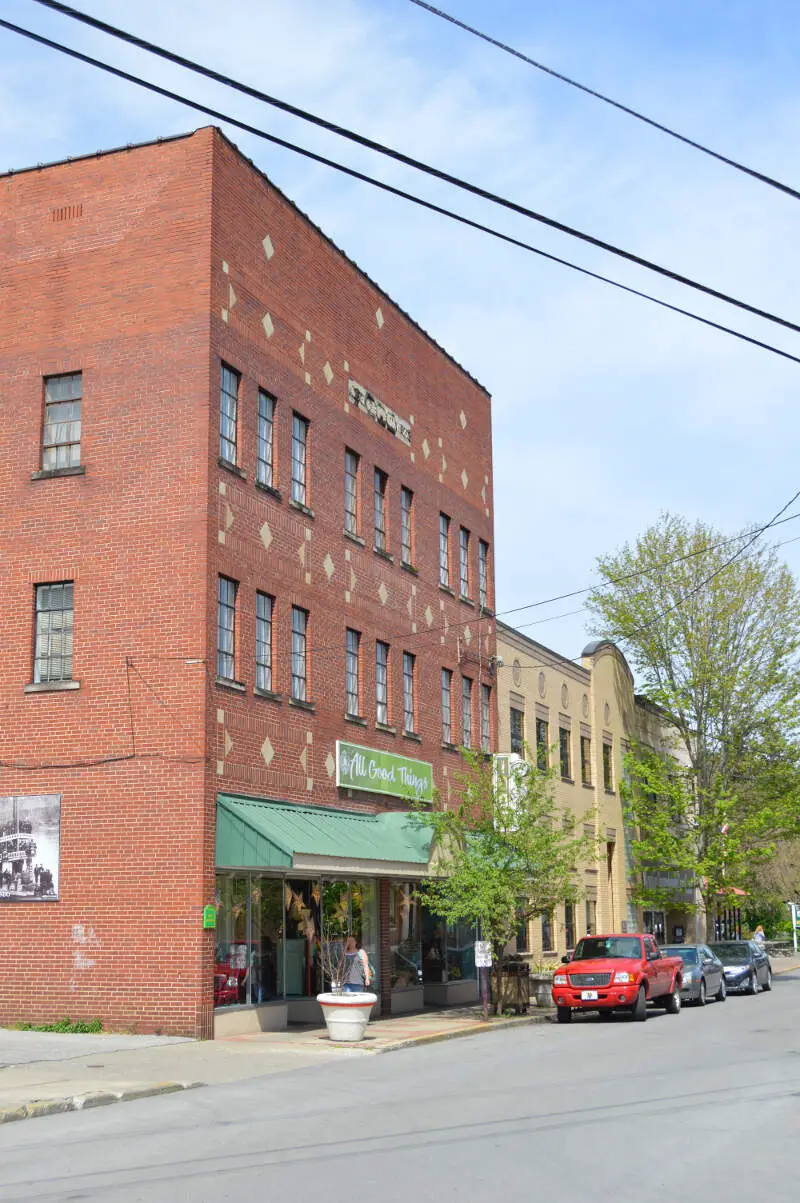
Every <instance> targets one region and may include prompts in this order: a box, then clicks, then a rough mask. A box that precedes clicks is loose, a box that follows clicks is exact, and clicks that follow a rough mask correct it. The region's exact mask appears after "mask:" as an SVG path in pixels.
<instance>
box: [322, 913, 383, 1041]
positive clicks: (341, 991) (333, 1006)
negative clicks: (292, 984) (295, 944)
mask: <svg viewBox="0 0 800 1203" xmlns="http://www.w3.org/2000/svg"><path fill="white" fill-rule="evenodd" d="M346 948H347V941H346V939H341V938H340V939H334V940H326V939H325V938H324V933H323V939H322V940H321V941H320V961H321V963H322V972H323V974H324V976H325V978H326V979H327V980H328V981H330V984H331V988H330V990H329V991H324V992H323V993H322V994H318V995H317V1002H318V1003H319V1005H320V1006H321V1007H322V1014H323V1017H324V1019H325V1026H326V1028H327V1029H328V1036H329V1038H330V1039H331V1040H337V1041H344V1042H345V1043H348V1044H349V1043H354V1042H356V1041H358V1040H363V1038H364V1032H365V1031H366V1027H367V1024H368V1023H369V1019H370V1015H371V1014H372V1008H373V1006H374V1005H375V1003H376V1002H377V1001H378V996H377V994H373V993H372V992H371V991H369V990H366V989H365V990H362V991H360V992H358V993H357V992H355V991H348V990H345V988H344V985H345V980H344V979H345V974H346V972H347V967H348V963H349V961H348V954H347V952H346V951H345V950H346Z"/></svg>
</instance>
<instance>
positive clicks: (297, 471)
mask: <svg viewBox="0 0 800 1203" xmlns="http://www.w3.org/2000/svg"><path fill="white" fill-rule="evenodd" d="M308 425H309V424H308V419H307V418H303V417H301V416H300V414H297V413H293V414H292V501H297V502H299V503H300V505H307V504H308Z"/></svg>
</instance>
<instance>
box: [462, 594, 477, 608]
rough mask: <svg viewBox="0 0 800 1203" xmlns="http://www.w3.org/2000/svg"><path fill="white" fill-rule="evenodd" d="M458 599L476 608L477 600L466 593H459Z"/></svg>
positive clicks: (463, 603) (465, 604)
mask: <svg viewBox="0 0 800 1203" xmlns="http://www.w3.org/2000/svg"><path fill="white" fill-rule="evenodd" d="M458 600H459V601H460V602H461V604H462V605H464V606H471V607H472V609H473V610H474V609H475V602H474V601H473V600H472V598H471V597H467V595H466V593H459V595H458Z"/></svg>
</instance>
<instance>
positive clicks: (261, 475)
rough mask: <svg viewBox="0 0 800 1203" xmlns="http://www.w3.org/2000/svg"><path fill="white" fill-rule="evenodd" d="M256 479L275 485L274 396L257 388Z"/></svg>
mask: <svg viewBox="0 0 800 1203" xmlns="http://www.w3.org/2000/svg"><path fill="white" fill-rule="evenodd" d="M256 479H257V480H258V481H259V483H260V484H262V485H267V487H268V488H270V489H272V488H274V486H275V398H274V397H271V396H270V395H269V393H265V392H264V390H263V389H259V390H258V465H257V468H256Z"/></svg>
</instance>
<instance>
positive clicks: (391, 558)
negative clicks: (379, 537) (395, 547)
mask: <svg viewBox="0 0 800 1203" xmlns="http://www.w3.org/2000/svg"><path fill="white" fill-rule="evenodd" d="M372 550H373V552H374V553H375V555H376V556H380V558H381V559H382V560H386V561H387V562H388V563H389V564H394V556H393V555H392V554H391V552H388V551H384V550H383V548H382V547H373V549H372Z"/></svg>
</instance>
